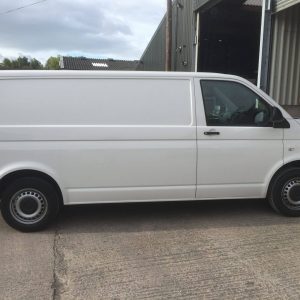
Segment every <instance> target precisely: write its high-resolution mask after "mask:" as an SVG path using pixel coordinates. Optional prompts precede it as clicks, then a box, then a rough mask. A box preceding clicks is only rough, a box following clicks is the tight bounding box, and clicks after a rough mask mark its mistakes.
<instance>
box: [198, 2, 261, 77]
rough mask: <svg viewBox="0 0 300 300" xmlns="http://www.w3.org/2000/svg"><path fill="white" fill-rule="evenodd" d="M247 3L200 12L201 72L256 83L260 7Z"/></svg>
mask: <svg viewBox="0 0 300 300" xmlns="http://www.w3.org/2000/svg"><path fill="white" fill-rule="evenodd" d="M247 2H248V1H246V2H245V1H240V0H223V1H221V2H220V3H219V4H217V5H215V6H214V7H212V8H210V9H209V10H206V11H204V12H200V23H199V24H200V29H199V32H200V43H199V54H198V66H197V69H198V71H200V72H219V73H229V74H235V75H239V76H242V77H244V78H247V79H248V80H251V81H252V82H254V83H256V81H257V72H258V60H259V44H260V24H261V6H260V5H253V1H252V2H251V1H249V2H250V4H251V5H248V4H247Z"/></svg>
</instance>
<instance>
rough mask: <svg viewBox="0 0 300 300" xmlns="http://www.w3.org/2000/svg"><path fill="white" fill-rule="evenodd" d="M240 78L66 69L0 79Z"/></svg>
mask: <svg viewBox="0 0 300 300" xmlns="http://www.w3.org/2000/svg"><path fill="white" fill-rule="evenodd" d="M86 77H88V78H101V77H103V78H114V77H123V78H124V77H128V78H132V77H134V78H149V77H150V78H155V77H157V78H162V77H163V78H193V77H199V78H228V79H229V78H236V79H237V78H240V77H238V76H234V75H228V74H219V73H201V72H198V73H195V72H152V71H151V72H144V71H66V70H57V71H50V70H38V71H32V70H18V71H16V70H3V71H0V79H1V78H2V79H4V78H86Z"/></svg>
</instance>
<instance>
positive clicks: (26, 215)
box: [1, 177, 59, 232]
mask: <svg viewBox="0 0 300 300" xmlns="http://www.w3.org/2000/svg"><path fill="white" fill-rule="evenodd" d="M1 198H2V203H1V213H2V216H3V218H4V220H5V221H6V223H7V224H8V225H10V226H11V227H13V228H15V229H17V230H20V231H23V232H32V231H38V230H41V229H44V228H45V227H46V226H47V225H48V224H49V223H50V222H51V221H52V220H53V219H54V218H55V217H56V216H57V214H58V212H59V195H58V193H57V191H56V189H55V188H54V187H53V185H52V184H51V183H49V182H48V181H46V180H44V179H41V178H36V177H24V178H19V179H16V180H15V181H13V182H11V183H10V184H9V185H8V186H7V187H6V188H5V189H4V191H3V193H2V197H1Z"/></svg>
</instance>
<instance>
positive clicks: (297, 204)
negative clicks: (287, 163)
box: [268, 168, 300, 217]
mask: <svg viewBox="0 0 300 300" xmlns="http://www.w3.org/2000/svg"><path fill="white" fill-rule="evenodd" d="M268 200H269V203H270V205H271V206H272V207H273V209H274V210H275V211H277V212H279V213H281V214H283V215H286V216H291V217H299V216H300V168H290V169H287V170H285V171H283V172H282V173H280V174H279V175H278V176H277V177H276V178H275V180H274V181H273V183H272V185H271V187H270V191H269V195H268Z"/></svg>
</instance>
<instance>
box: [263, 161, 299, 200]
mask: <svg viewBox="0 0 300 300" xmlns="http://www.w3.org/2000/svg"><path fill="white" fill-rule="evenodd" d="M290 168H300V160H294V161H291V162H288V163H286V164H284V165H283V166H281V167H280V168H279V169H278V170H277V171H276V172H275V173H274V174H273V176H272V177H271V180H270V181H269V184H268V188H267V194H266V196H268V195H269V193H270V190H271V188H272V185H273V183H274V181H275V180H276V178H277V176H278V175H279V174H280V173H281V172H283V171H285V170H287V169H290Z"/></svg>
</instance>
